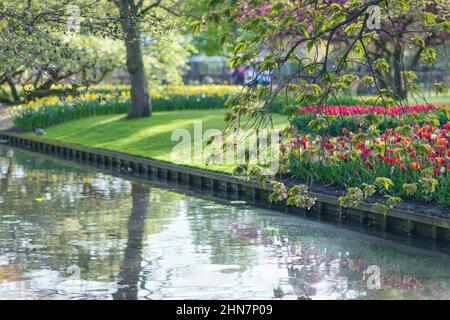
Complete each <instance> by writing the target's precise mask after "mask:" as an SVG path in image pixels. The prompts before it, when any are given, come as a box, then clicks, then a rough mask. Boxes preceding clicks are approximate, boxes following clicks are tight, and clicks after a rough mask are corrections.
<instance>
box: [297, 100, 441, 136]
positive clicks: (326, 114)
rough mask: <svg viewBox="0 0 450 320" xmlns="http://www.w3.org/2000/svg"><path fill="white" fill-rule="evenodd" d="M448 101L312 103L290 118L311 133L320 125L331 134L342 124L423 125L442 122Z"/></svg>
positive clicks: (348, 127) (355, 126)
mask: <svg viewBox="0 0 450 320" xmlns="http://www.w3.org/2000/svg"><path fill="white" fill-rule="evenodd" d="M449 115H450V107H449V106H448V105H436V104H420V105H406V106H391V107H387V108H386V107H382V106H367V107H366V106H362V105H354V106H346V105H322V106H320V107H318V106H316V105H312V106H306V107H302V108H300V109H299V110H298V115H297V117H296V118H295V119H294V124H295V125H296V127H297V129H298V130H299V131H302V132H310V133H315V132H316V130H315V128H321V130H322V131H323V133H326V134H330V135H332V136H338V135H340V134H341V131H342V129H343V128H346V130H348V131H354V132H357V131H358V130H367V129H368V128H369V126H371V125H376V126H377V128H378V129H379V130H381V131H384V130H386V129H389V128H397V127H398V126H402V125H404V124H405V123H406V124H410V125H413V124H418V125H424V124H427V123H433V124H435V125H443V124H445V123H447V122H448V121H449V119H450V116H449Z"/></svg>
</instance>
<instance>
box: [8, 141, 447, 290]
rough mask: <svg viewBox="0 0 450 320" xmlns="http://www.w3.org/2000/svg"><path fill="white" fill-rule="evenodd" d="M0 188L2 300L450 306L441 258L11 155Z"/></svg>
mask: <svg viewBox="0 0 450 320" xmlns="http://www.w3.org/2000/svg"><path fill="white" fill-rule="evenodd" d="M0 188H1V190H0V298H3V299H20V298H23V299H42V298H45V299H175V298H182V299H192V298H206V299H235V298H237V299H271V298H278V299H390V298H398V299H418V298H425V299H430V298H431V299H448V298H450V293H449V290H448V284H449V280H450V268H449V267H450V259H449V256H448V255H447V254H445V253H439V252H435V251H431V250H423V249H420V248H418V247H412V246H409V245H404V244H402V243H395V242H392V241H387V240H383V239H378V238H374V237H370V236H366V235H362V234H360V233H355V232H352V231H348V230H345V229H341V228H337V227H334V226H330V225H323V224H319V223H315V222H311V221H306V220H304V219H300V218H298V217H295V216H289V215H285V214H280V213H276V212H271V211H266V210H259V209H252V208H247V207H243V206H240V207H235V206H229V205H225V204H220V203H217V202H213V201H210V200H203V199H200V198H197V197H192V196H188V195H185V194H183V193H180V192H173V191H168V190H166V189H161V188H156V187H151V186H149V185H147V184H143V183H140V182H136V181H131V180H126V179H121V178H118V177H114V176H111V175H108V174H104V173H100V172H96V171H94V170H91V169H84V168H80V167H76V166H73V165H72V164H68V163H64V162H61V161H54V160H51V159H49V158H46V157H43V156H36V155H35V154H30V153H26V152H23V151H19V150H15V149H8V148H0ZM369 266H379V268H380V271H381V284H382V285H381V289H380V290H372V289H369V288H368V286H367V283H368V279H369V277H370V275H369V274H367V272H366V271H367V269H368V267H369Z"/></svg>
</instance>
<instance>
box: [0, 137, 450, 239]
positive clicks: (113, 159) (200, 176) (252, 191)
mask: <svg viewBox="0 0 450 320" xmlns="http://www.w3.org/2000/svg"><path fill="white" fill-rule="evenodd" d="M0 140H4V141H8V142H9V144H10V145H11V146H15V147H19V148H23V149H27V150H31V151H37V152H40V153H45V154H50V155H53V156H56V157H60V158H65V159H69V160H73V161H77V162H79V161H83V162H89V163H92V162H93V163H95V164H103V165H106V166H111V167H114V166H117V165H118V166H122V164H123V165H124V166H126V167H127V168H128V169H130V170H131V171H130V173H131V172H133V173H136V172H138V173H140V172H143V173H146V174H148V175H154V176H157V177H160V178H164V179H169V178H170V179H175V180H177V181H179V180H180V181H181V180H183V177H184V178H185V180H186V183H187V184H189V185H190V184H193V183H197V184H199V186H200V187H202V186H203V184H208V185H209V187H210V188H211V190H216V189H219V188H222V189H225V191H227V192H229V191H230V192H233V193H235V194H236V195H242V196H247V197H252V198H254V199H256V198H259V197H260V195H261V194H262V193H264V192H270V191H271V190H272V188H271V185H270V184H268V185H267V186H265V187H263V186H262V185H260V184H258V183H256V182H254V181H248V180H245V179H242V178H239V177H235V176H231V175H229V174H225V173H218V172H213V171H208V170H204V169H199V168H193V167H188V166H182V165H176V164H172V163H167V162H163V161H158V160H153V159H150V158H146V157H142V156H132V155H129V154H125V153H120V152H116V151H109V150H104V149H98V148H93V147H87V146H81V145H75V144H68V143H64V142H59V141H53V140H46V139H42V138H33V137H25V136H23V135H21V134H16V133H9V132H0ZM194 180H196V182H195V181H194ZM310 195H311V196H312V197H315V198H316V199H317V200H316V205H315V206H314V207H316V208H314V207H313V208H312V211H318V214H319V217H321V216H322V215H326V214H327V209H326V208H327V207H329V208H330V207H334V208H337V210H338V212H339V213H338V220H342V221H345V220H346V211H348V210H352V211H354V212H358V214H359V215H360V221H361V222H363V221H365V220H366V219H367V215H371V216H375V217H377V218H378V219H380V221H382V224H384V227H385V226H386V224H388V221H387V220H389V219H399V220H401V221H404V222H407V225H409V228H411V229H413V228H414V224H415V223H417V224H422V225H425V226H428V227H430V228H431V230H430V235H427V236H429V237H431V238H438V237H440V236H439V234H438V233H439V232H437V228H439V229H442V230H444V234H445V235H444V237H443V238H445V239H447V238H448V240H450V220H449V219H444V218H440V217H434V216H431V215H427V214H424V213H420V212H413V211H409V210H403V209H398V208H394V209H389V211H388V213H387V214H386V215H384V214H382V213H380V212H378V211H376V210H374V208H373V207H372V205H371V204H369V203H362V204H361V205H359V206H358V207H357V208H347V209H342V208H340V207H339V202H338V199H337V198H336V197H334V196H329V195H324V194H319V193H314V192H311V193H310ZM259 200H262V201H265V202H268V199H259ZM269 206H270V205H269ZM270 207H271V208H272V209H282V210H286V204H285V203H284V204H279V205H273V206H270ZM324 208H325V209H324ZM447 235H448V236H447Z"/></svg>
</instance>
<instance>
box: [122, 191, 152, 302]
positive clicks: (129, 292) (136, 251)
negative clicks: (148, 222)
mask: <svg viewBox="0 0 450 320" xmlns="http://www.w3.org/2000/svg"><path fill="white" fill-rule="evenodd" d="M131 198H132V207H131V214H130V217H129V218H128V241H127V246H126V248H125V252H124V257H123V262H122V267H121V268H120V272H119V282H118V285H119V288H118V290H117V292H115V293H114V294H113V299H114V300H137V298H138V288H139V274H140V273H141V269H142V268H141V260H142V248H143V240H144V235H145V218H146V216H147V212H148V210H149V205H150V188H149V187H148V186H145V185H141V184H138V183H133V184H132V185H131Z"/></svg>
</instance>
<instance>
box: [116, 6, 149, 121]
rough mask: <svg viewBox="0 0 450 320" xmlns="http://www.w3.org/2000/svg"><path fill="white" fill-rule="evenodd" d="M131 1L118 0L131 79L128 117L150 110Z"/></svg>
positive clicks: (140, 114)
mask: <svg viewBox="0 0 450 320" xmlns="http://www.w3.org/2000/svg"><path fill="white" fill-rule="evenodd" d="M133 1H134V0H120V1H119V4H120V14H121V22H122V28H123V31H124V33H125V46H126V52H127V69H128V73H129V74H130V79H131V106H130V111H129V112H128V117H129V118H141V117H149V116H151V113H152V111H151V103H150V95H149V89H148V84H147V76H146V74H145V69H144V59H143V57H142V50H141V45H140V42H139V26H138V22H137V21H136V12H135V9H134V8H135V6H134V4H132V2H133Z"/></svg>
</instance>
